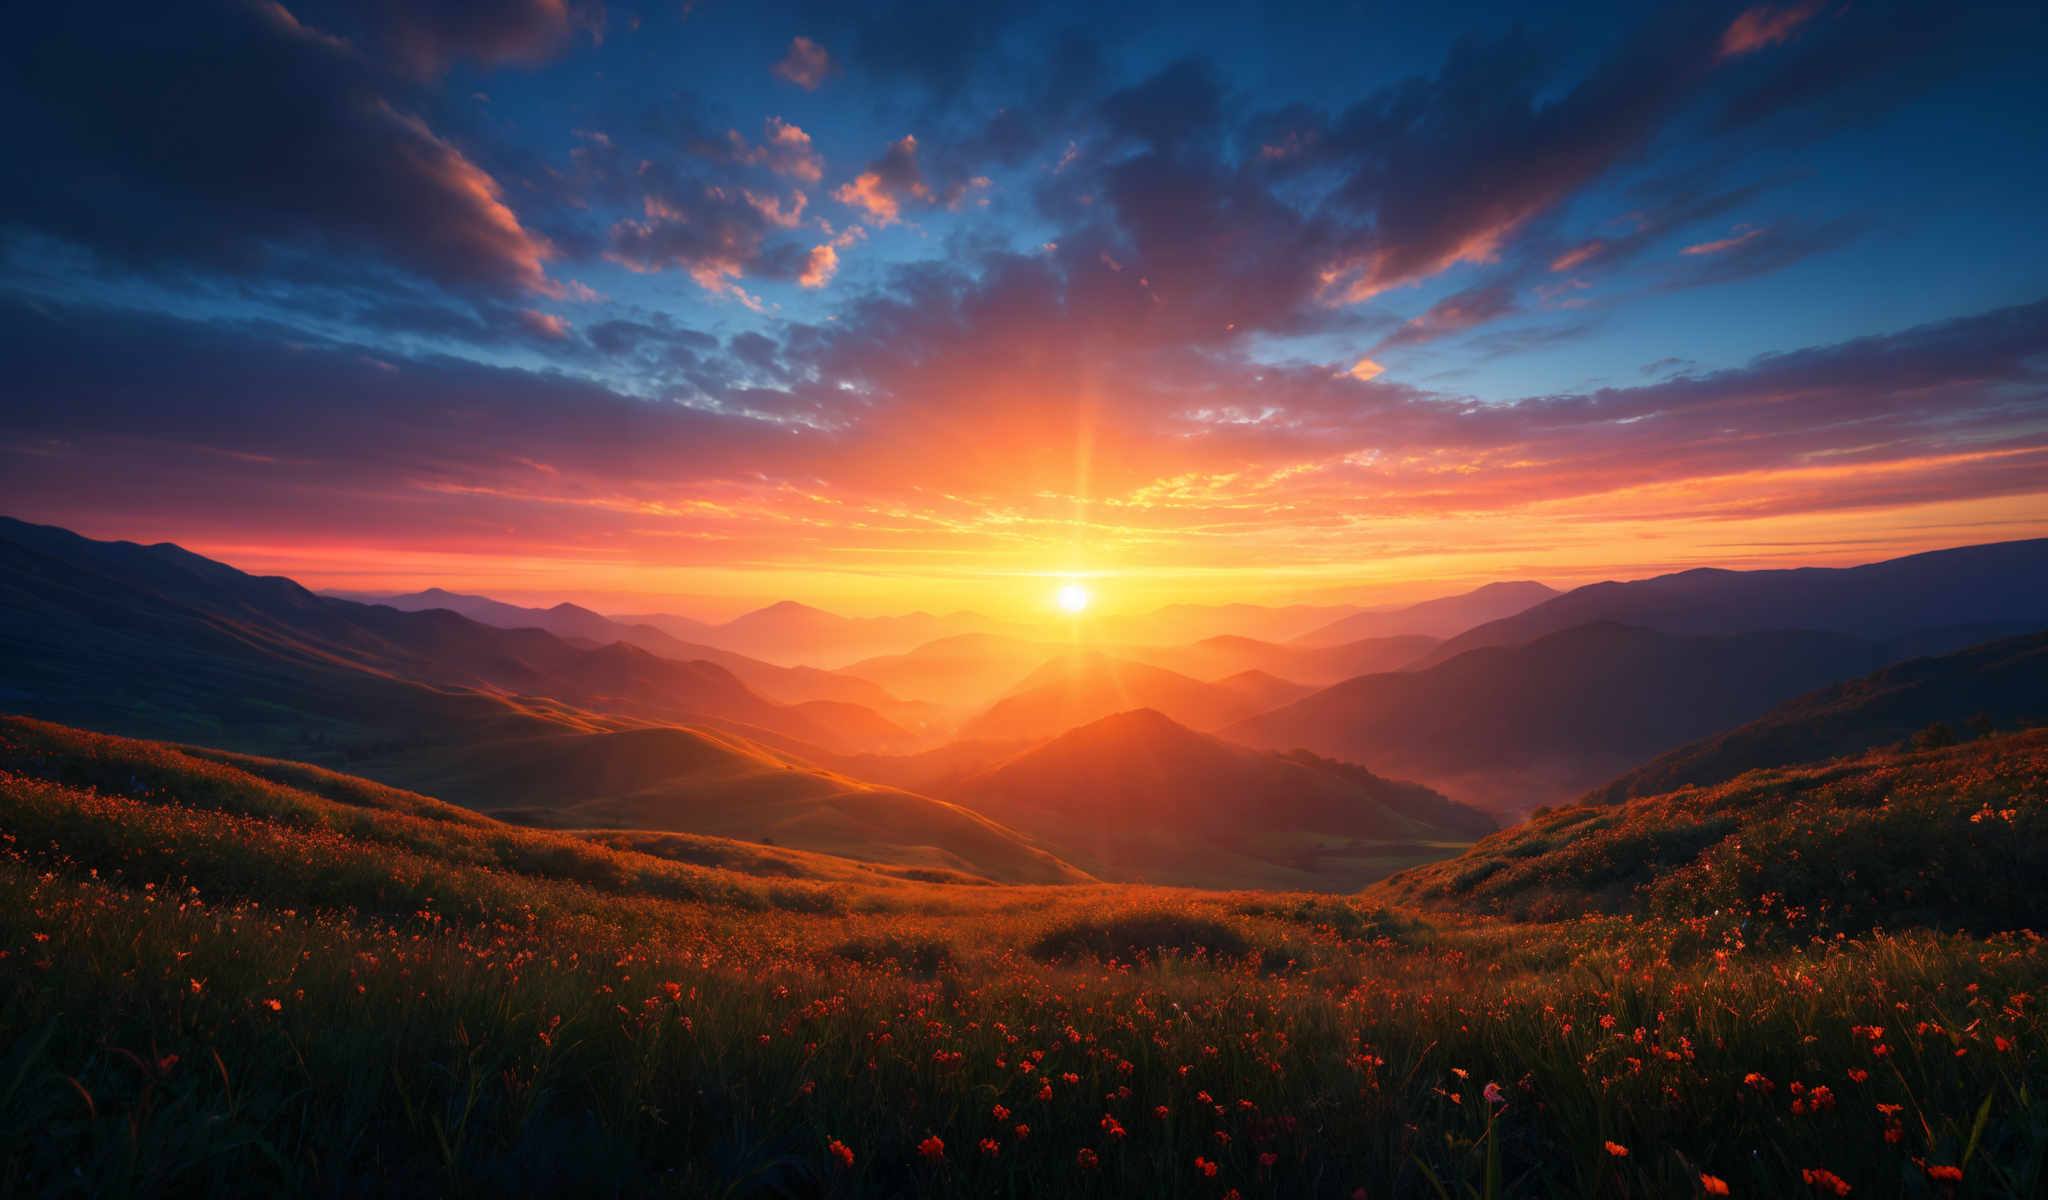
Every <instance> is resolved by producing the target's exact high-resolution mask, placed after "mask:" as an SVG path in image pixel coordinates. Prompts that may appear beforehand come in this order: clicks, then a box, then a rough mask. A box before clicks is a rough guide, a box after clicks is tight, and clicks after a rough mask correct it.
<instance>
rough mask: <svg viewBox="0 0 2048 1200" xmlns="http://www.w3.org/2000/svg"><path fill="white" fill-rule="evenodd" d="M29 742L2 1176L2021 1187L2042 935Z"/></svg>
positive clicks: (14, 783)
mask: <svg viewBox="0 0 2048 1200" xmlns="http://www.w3.org/2000/svg"><path fill="white" fill-rule="evenodd" d="M36 753H38V754H41V755H42V756H43V757H42V759H41V760H40V761H37V762H35V763H30V762H28V761H26V760H25V759H21V758H17V760H16V761H14V762H13V763H12V766H13V767H14V770H12V771H10V772H8V773H6V774H0V831H4V833H0V1193H8V1194H24V1193H45V1194H56V1195H64V1194H78V1195H110V1196H157V1195H187V1194H200V1193H205V1194H225V1195H240V1194H252V1195H253V1194H262V1195H276V1194H320V1195H361V1194H408V1195H411V1194H419V1195H479V1196H480V1195H499V1194H508V1193H509V1194H522V1195H542V1194H558V1195H578V1196H582V1195H635V1196H637V1195H648V1194H674V1195H685V1196H704V1195H743V1196H854V1195H882V1196H894V1195H902V1196H919V1197H941V1196H1017V1197H1022V1196H1045V1195H1066V1194H1075V1195H1122V1196H1154V1195H1174V1196H1195V1197H1208V1198H1214V1200H1221V1198H1222V1197H1225V1196H1227V1195H1229V1194H1230V1193H1231V1192H1233V1191H1234V1192H1236V1193H1237V1194H1238V1195H1239V1196H1241V1197H1252V1196H1274V1197H1280V1196H1289V1197H1291V1196H1332V1197H1349V1196H1353V1195H1355V1194H1357V1193H1358V1192H1359V1191H1360V1190H1361V1189H1362V1190H1363V1192H1364V1194H1365V1195H1367V1196H1369V1197H1386V1196H1409V1195H1413V1196H1439V1195H1442V1196H1505V1195H1512V1196H1552V1195H1566V1196H1581V1195H1595V1196H1610V1195H1611V1196H1644V1197H1653V1196H1654V1197H1666V1196H1689V1195H1696V1194H1701V1193H1702V1191H1703V1189H1704V1187H1705V1186H1706V1184H1705V1180H1706V1179H1708V1178H1712V1179H1714V1180H1718V1181H1722V1182H1724V1183H1725V1184H1726V1185H1727V1187H1728V1188H1729V1190H1730V1193H1731V1194H1734V1195H1750V1196H1781V1195H1791V1194H1800V1193H1803V1192H1805V1191H1807V1190H1808V1184H1807V1183H1806V1182H1804V1181H1803V1179H1802V1172H1811V1171H1827V1172H1830V1173H1831V1175H1833V1176H1838V1177H1840V1178H1841V1179H1843V1180H1845V1181H1846V1182H1847V1183H1848V1184H1849V1185H1850V1186H1851V1187H1852V1188H1853V1189H1854V1191H1853V1192H1852V1193H1851V1194H1852V1195H1855V1196H1944V1195H1950V1194H1955V1195H1969V1196H2026V1197H2032V1196H2038V1195H2041V1194H2042V1188H2043V1184H2044V1176H2043V1162H2044V1156H2048V1107H2044V1105H2043V1101H2042V1099H2041V1097H2042V1092H2043V1087H2044V1085H2048V1066H2044V1064H2048V1036H2044V1030H2043V1027H2042V1024H2041V1021H2040V1018H2039V1015H2038V1004H2037V1000H2036V997H2037V996H2038V995H2040V993H2041V985H2042V982H2043V979H2044V974H2048V949H2044V947H2043V946H2042V945H2041V944H2040V942H2039V940H2038V939H2036V938H2034V937H2033V936H2032V935H2030V934H2002V935H1996V936H1988V937H1985V936H1978V937H1969V936H1963V935H1959V934H1940V933H1933V932H1927V931H1901V932H1896V933H1872V934H1867V935H1864V936H1847V935H1844V936H1833V935H1829V936H1826V937H1812V936H1809V937H1805V938H1793V937H1789V936H1787V937H1780V938H1776V939H1773V940H1771V941H1769V942H1768V943H1767V944H1757V943H1754V942H1751V941H1748V940H1746V939H1743V938H1741V937H1740V936H1739V930H1737V929H1735V928H1733V927H1726V928H1724V927H1721V926H1718V925H1712V926H1710V925H1707V924H1703V923H1701V922H1699V921H1697V920H1679V919H1673V918H1667V917H1656V916H1644V917H1638V918H1622V917H1600V916H1589V917H1581V918H1576V919H1573V920H1569V921H1562V922H1557V923H1553V924H1550V925H1545V926H1531V925H1521V924H1512V923H1507V922H1504V921H1500V920H1496V919H1463V918H1454V917H1446V916H1440V915H1439V916H1420V915H1416V914H1413V913H1395V912H1388V911H1384V910H1381V909H1376V908H1372V907H1368V906H1365V905H1363V904H1360V903H1358V902H1355V901H1347V900H1342V899H1335V898H1329V897H1321V898H1316V897H1307V896H1270V895H1248V894H1213V893H1200V892H1187V891H1172V890H1166V889H1148V888H1106V887H1096V888H1085V889H1073V888H1070V889H1059V888H1043V889H1010V888H961V887H958V886H948V885H920V884H915V883H907V882H906V883H895V884H888V885H867V884H850V883H833V884H813V885H808V886H811V887H813V888H815V889H816V890H818V891H820V892H823V893H828V894H830V895H832V896H834V897H836V899H837V901H838V902H837V903H835V904H831V905H827V906H824V907H822V908H819V907H815V906H806V905H788V906H777V905H775V904H773V903H769V902H767V899H766V896H765V893H760V892H758V891H756V892H752V893H750V892H749V891H748V889H759V888H761V887H763V886H764V883H763V881H761V880H757V879H753V878H749V877H747V876H743V875H738V874H732V873H727V872H719V871H715V870H711V869H708V868H685V867H683V866H682V865H681V864H675V863H661V862H659V861H658V860H657V861H656V862H655V863H654V864H653V865H660V866H666V867H672V868H674V869H677V870H692V871H702V873H703V875H704V878H705V879H706V881H707V883H706V886H705V888H704V889H703V891H702V892H701V894H699V893H693V894H690V895H663V894H656V893H654V892H650V891H640V890H636V888H635V887H634V886H633V885H632V881H631V880H630V879H628V880H623V881H622V880H619V879H614V878H610V877H602V876H601V877H597V878H585V877H583V876H582V875H581V874H579V873H578V872H572V871H565V870H561V869H558V868H557V867H554V866H551V865H550V864H548V863H547V862H545V861H536V860H535V859H533V858H531V857H525V856H522V855H517V854H509V853H501V852H498V851H493V850H491V849H490V845H491V843H490V841H489V838H490V837H492V836H494V833H493V831H490V830H488V829H484V830H479V829H476V828H472V827H469V826H466V825H463V824H461V823H458V822H434V821H431V820H428V819H427V818H424V817H420V816H418V815H415V814H410V813H401V814H397V815H395V816H392V817H390V818H389V819H391V820H400V821H407V822H417V824H406V825H402V826H393V825H386V824H383V823H381V822H383V821H384V820H385V817H383V816H379V817H378V819H377V820H375V821H372V822H370V823H369V824H354V823H352V818H351V814H352V813H355V812H357V811H358V810H354V809H351V808H350V806H348V805H344V804H340V803H337V802H335V801H332V800H329V799H325V798H323V797H321V796H314V795H309V794H306V793H303V792H298V793H294V794H291V795H283V794H280V797H273V798H272V800H273V801H274V803H273V804H271V805H270V806H266V805H265V804H259V803H256V802H254V801H248V802H246V803H242V804H241V805H240V806H239V808H232V809H231V806H228V805H225V804H222V803H220V802H218V799H217V796H214V794H213V793H209V792H207V791H206V784H205V781H204V779H203V778H200V777H195V778H193V779H191V780H184V779H181V777H180V776H179V775H178V773H177V772H166V773H165V774H164V775H163V776H162V777H161V778H159V779H157V780H156V781H154V783H152V784H151V785H149V786H146V787H143V788H141V789H139V790H134V791H129V790H126V789H124V788H120V787H113V786H111V785H112V784H113V783H115V782H116V781H115V780H112V779H102V780H100V781H99V783H100V784H101V786H85V785H81V784H80V783H77V782H74V783H71V784H66V783H64V782H62V778H61V777H62V775H63V773H64V772H63V762H62V759H63V751H62V748H61V747H55V748H52V747H48V746H45V747H43V748H40V749H39V750H37V751H36ZM31 767H32V768H33V769H30V768H31ZM24 772H26V773H24ZM186 790H190V791H192V792H193V793H194V796H195V797H196V799H194V801H193V802H192V803H187V802H186V798H185V797H184V796H183V795H181V792H183V791H186ZM286 801H289V805H287V804H286ZM394 830H398V831H401V832H403V833H404V835H405V836H404V837H397V836H393V831H394ZM547 836H553V835H547ZM476 837H482V838H483V839H484V840H483V841H482V842H481V843H479V842H477V841H474V840H472V839H473V838H476ZM595 849H597V851H598V852H600V853H614V852H613V851H609V850H604V849H602V848H595ZM621 861H634V862H637V861H638V860H637V859H636V858H633V857H632V856H624V857H622V859H621ZM692 877H693V878H694V877H695V876H692ZM723 889H729V891H727V890H723ZM748 894H753V895H758V896H761V898H762V902H761V903H758V904H755V903H735V902H732V901H731V899H730V897H731V896H740V895H748ZM1616 1151H1626V1153H1625V1154H1624V1153H1617V1152H1616ZM1948 1167H1954V1168H1957V1169H1959V1170H1960V1172H1961V1178H1960V1181H1959V1182H1953V1183H1951V1182H1948V1181H1946V1180H1944V1179H1942V1178H1939V1177H1938V1176H1939V1175H1945V1174H1946V1172H1945V1171H1937V1172H1935V1173H1933V1174H1930V1169H1934V1168H1948ZM1815 1178H1819V1177H1818V1176H1816V1177H1815Z"/></svg>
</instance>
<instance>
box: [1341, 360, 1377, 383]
mask: <svg viewBox="0 0 2048 1200" xmlns="http://www.w3.org/2000/svg"><path fill="white" fill-rule="evenodd" d="M1386 370H1387V369H1386V368H1385V367H1383V366H1381V365H1379V364H1378V363H1376V362H1374V361H1373V360H1371V359H1369V358H1361V359H1359V360H1358V361H1357V362H1355V363H1352V364H1351V369H1350V370H1348V371H1346V372H1344V374H1346V375H1349V376H1351V377H1352V378H1353V379H1356V380H1358V381H1359V382H1361V383H1363V382H1367V381H1370V380H1373V379H1377V378H1379V377H1380V376H1381V375H1383V374H1385V373H1386Z"/></svg>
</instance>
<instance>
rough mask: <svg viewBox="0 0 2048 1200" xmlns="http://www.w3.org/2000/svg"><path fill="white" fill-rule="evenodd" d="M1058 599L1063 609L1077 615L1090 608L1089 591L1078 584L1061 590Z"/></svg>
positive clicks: (1071, 584)
mask: <svg viewBox="0 0 2048 1200" xmlns="http://www.w3.org/2000/svg"><path fill="white" fill-rule="evenodd" d="M1056 599H1057V600H1058V601H1059V606H1060V607H1061V608H1064V609H1066V610H1067V611H1068V612H1070V613H1077V612H1080V611H1081V610H1082V609H1084V608H1087V607H1088V589H1087V588H1084V587H1082V586H1081V585H1080V584H1078V583H1070V584H1068V585H1066V586H1065V587H1063V588H1061V589H1060V591H1059V595H1058V596H1057V597H1056Z"/></svg>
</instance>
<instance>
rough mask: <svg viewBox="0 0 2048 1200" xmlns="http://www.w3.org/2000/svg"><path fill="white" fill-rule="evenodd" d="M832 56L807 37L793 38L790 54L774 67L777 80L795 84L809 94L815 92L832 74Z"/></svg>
mask: <svg viewBox="0 0 2048 1200" xmlns="http://www.w3.org/2000/svg"><path fill="white" fill-rule="evenodd" d="M832 69H833V62H832V56H831V55H830V54H829V53H827V52H826V50H825V48H824V47H823V46H820V45H819V44H818V43H816V42H814V41H812V40H811V39H809V38H807V37H797V38H791V39H790V42H789V53H787V54H785V55H783V56H782V61H780V62H778V63H776V64H775V66H774V73H775V77H776V78H777V79H781V80H784V81H786V82H789V83H793V84H795V85H797V86H798V87H800V88H802V89H803V90H805V91H807V92H815V91H817V90H818V88H819V86H820V85H821V84H823V83H824V82H825V77H826V76H828V75H830V74H831V73H832Z"/></svg>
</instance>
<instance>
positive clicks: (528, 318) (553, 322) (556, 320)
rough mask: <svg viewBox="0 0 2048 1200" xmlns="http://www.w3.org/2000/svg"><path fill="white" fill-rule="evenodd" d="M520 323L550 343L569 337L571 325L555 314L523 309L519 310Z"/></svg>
mask: <svg viewBox="0 0 2048 1200" xmlns="http://www.w3.org/2000/svg"><path fill="white" fill-rule="evenodd" d="M519 323H520V325H522V326H523V327H525V328H526V330H527V331H528V332H530V333H532V334H534V335H536V336H538V337H543V338H547V339H548V340H549V341H560V340H562V339H563V338H566V337H568V336H569V323H568V322H567V321H564V320H563V319H562V318H560V317H558V316H556V315H555V314H553V313H544V312H541V311H539V310H537V309H531V308H522V309H520V310H519Z"/></svg>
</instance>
